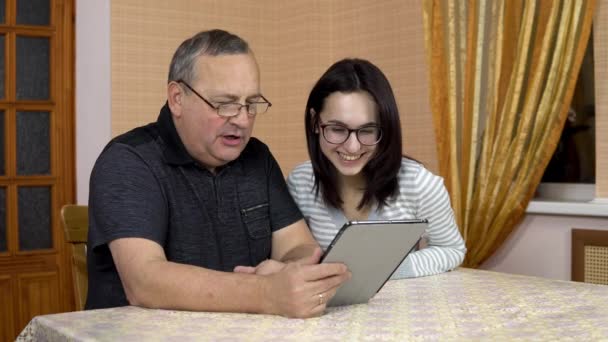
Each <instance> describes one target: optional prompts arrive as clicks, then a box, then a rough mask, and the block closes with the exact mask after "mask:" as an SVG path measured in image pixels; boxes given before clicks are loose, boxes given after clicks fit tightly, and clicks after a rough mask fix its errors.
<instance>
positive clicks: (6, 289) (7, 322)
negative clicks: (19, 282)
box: [0, 275, 15, 341]
mask: <svg viewBox="0 0 608 342" xmlns="http://www.w3.org/2000/svg"><path fill="white" fill-rule="evenodd" d="M11 287H12V286H11V277H10V276H8V275H0V303H2V305H0V317H2V319H0V341H12V340H13V339H14V338H15V334H14V333H13V331H14V330H15V322H14V320H13V316H14V315H13V312H14V308H13V300H14V297H15V296H14V295H13V291H12V289H11Z"/></svg>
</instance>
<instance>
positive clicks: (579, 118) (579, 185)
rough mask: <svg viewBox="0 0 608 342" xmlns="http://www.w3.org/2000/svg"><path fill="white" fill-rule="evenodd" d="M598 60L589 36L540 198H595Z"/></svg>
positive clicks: (589, 199)
mask: <svg viewBox="0 0 608 342" xmlns="http://www.w3.org/2000/svg"><path fill="white" fill-rule="evenodd" d="M594 66H595V63H594V56H593V33H592V34H591V35H590V36H589V43H588V44H587V50H586V52H585V56H584V57H583V62H582V64H581V69H580V71H579V76H578V79H577V83H576V87H575V89H574V94H573V95H572V103H571V105H570V110H569V112H568V117H567V119H566V122H565V124H564V130H563V132H562V135H561V138H560V140H559V143H558V145H557V147H556V149H555V152H554V154H553V157H552V158H551V160H550V162H549V164H548V165H547V169H546V170H545V173H544V175H543V178H542V180H541V184H540V185H539V187H538V189H537V193H536V199H538V200H545V199H548V200H562V201H575V202H580V201H583V202H586V201H591V200H593V199H594V198H595V177H596V175H595V171H596V167H595V163H596V161H595V156H596V153H595V131H596V130H595V67H594Z"/></svg>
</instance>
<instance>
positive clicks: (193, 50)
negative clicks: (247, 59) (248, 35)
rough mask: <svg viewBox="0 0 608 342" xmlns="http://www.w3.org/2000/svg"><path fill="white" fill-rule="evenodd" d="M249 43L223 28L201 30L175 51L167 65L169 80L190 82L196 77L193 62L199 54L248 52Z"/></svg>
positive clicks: (216, 54) (213, 54)
mask: <svg viewBox="0 0 608 342" xmlns="http://www.w3.org/2000/svg"><path fill="white" fill-rule="evenodd" d="M249 52H250V50H249V44H247V42H246V41H245V40H243V39H242V38H241V37H239V36H237V35H234V34H232V33H230V32H226V31H224V30H217V29H215V30H210V31H201V32H199V33H197V34H195V35H194V36H193V37H191V38H188V39H186V40H185V41H184V42H183V43H182V44H181V45H180V46H179V47H178V48H177V50H176V51H175V54H174V55H173V58H172V59H171V66H170V67H169V80H168V82H171V81H178V80H184V81H186V82H188V83H190V82H192V81H193V79H194V78H195V77H196V75H195V70H194V64H195V62H196V59H197V58H198V57H199V56H203V55H207V56H219V55H234V54H241V53H249Z"/></svg>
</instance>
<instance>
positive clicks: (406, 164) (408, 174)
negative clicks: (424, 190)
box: [399, 157, 440, 182]
mask: <svg viewBox="0 0 608 342" xmlns="http://www.w3.org/2000/svg"><path fill="white" fill-rule="evenodd" d="M425 178H440V177H439V176H437V175H435V174H434V173H432V172H431V171H429V170H428V169H427V168H426V167H425V166H424V165H423V164H422V163H420V162H419V161H416V160H413V159H410V158H407V157H403V158H401V168H400V169H399V180H400V182H403V181H406V182H407V181H410V182H415V181H416V180H417V179H418V180H419V179H425Z"/></svg>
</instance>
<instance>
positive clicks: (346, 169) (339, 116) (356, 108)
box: [317, 91, 379, 176]
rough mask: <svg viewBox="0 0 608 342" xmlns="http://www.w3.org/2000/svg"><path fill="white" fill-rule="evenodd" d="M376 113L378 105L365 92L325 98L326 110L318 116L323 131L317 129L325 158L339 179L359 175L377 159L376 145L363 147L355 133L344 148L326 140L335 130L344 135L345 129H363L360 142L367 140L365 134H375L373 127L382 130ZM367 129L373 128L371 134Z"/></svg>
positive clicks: (350, 136) (342, 145) (319, 128)
mask: <svg viewBox="0 0 608 342" xmlns="http://www.w3.org/2000/svg"><path fill="white" fill-rule="evenodd" d="M377 112H378V110H377V107H376V103H375V102H374V100H373V98H372V97H371V95H370V94H369V93H367V92H365V91H357V92H353V93H342V92H335V93H332V94H331V95H329V96H328V97H327V98H325V102H324V105H323V110H322V111H321V113H319V119H320V120H319V126H320V127H318V128H317V129H318V130H319V132H318V133H319V145H320V147H321V151H322V152H323V154H324V155H325V157H327V159H329V161H330V162H331V163H332V164H333V165H334V167H335V168H336V170H338V172H339V173H340V175H342V176H357V175H359V174H360V173H361V170H363V167H365V165H366V164H367V163H368V162H369V160H370V159H371V158H372V157H373V156H374V152H375V151H376V146H377V145H371V146H367V145H363V144H361V142H360V141H359V140H358V138H357V133H356V131H353V132H351V133H350V135H349V136H348V138H347V139H346V141H344V142H343V143H341V144H334V143H330V142H328V141H327V139H326V138H328V135H329V134H332V130H338V131H340V130H341V132H342V133H343V128H346V129H350V130H356V129H359V128H364V129H363V130H361V131H360V133H359V138H361V139H365V137H364V136H365V135H366V134H373V132H374V129H375V128H374V127H377V126H379V123H378V115H377ZM327 125H330V126H327ZM333 125H336V126H333ZM323 126H325V137H324V136H323V128H322V127H323ZM366 128H371V130H368V129H366ZM368 137H369V136H368ZM378 138H379V137H378ZM372 140H373V139H372ZM364 142H365V140H364Z"/></svg>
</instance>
